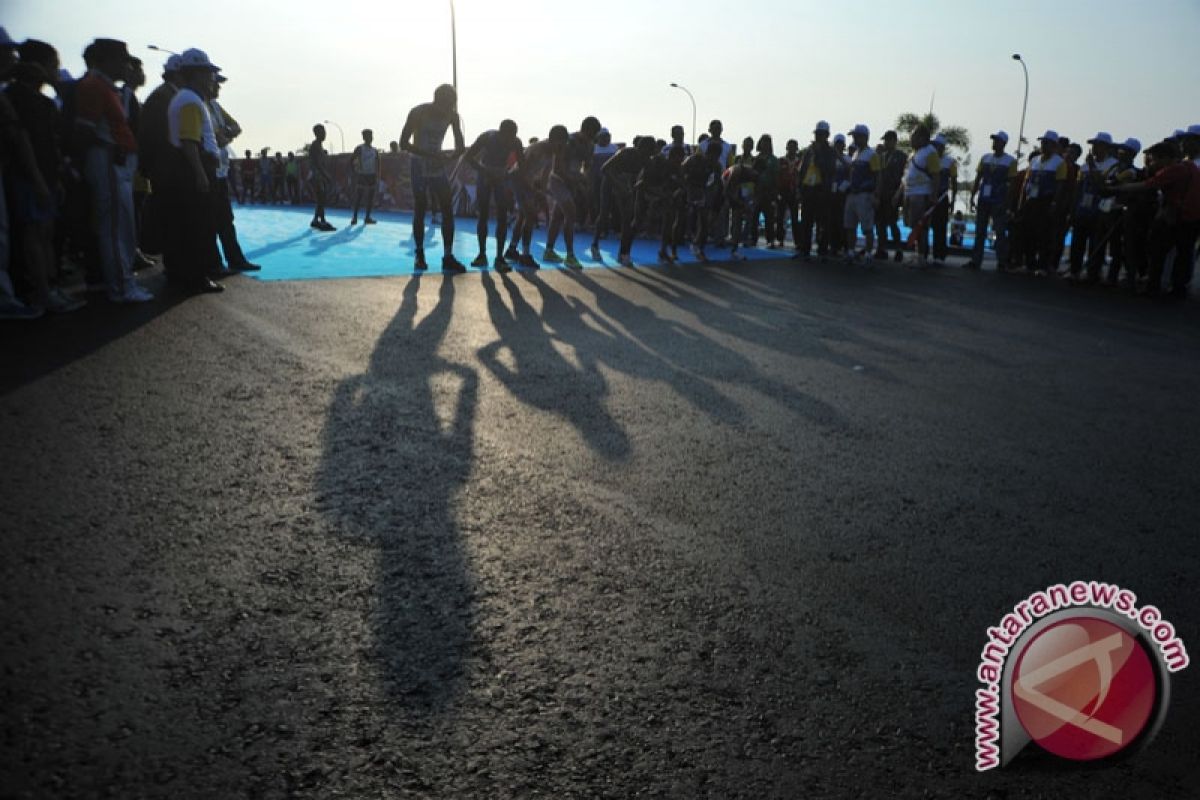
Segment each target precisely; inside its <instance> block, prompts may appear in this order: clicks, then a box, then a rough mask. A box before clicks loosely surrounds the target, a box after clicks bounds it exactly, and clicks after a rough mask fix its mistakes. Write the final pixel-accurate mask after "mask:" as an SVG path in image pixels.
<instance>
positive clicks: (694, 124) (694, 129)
mask: <svg viewBox="0 0 1200 800" xmlns="http://www.w3.org/2000/svg"><path fill="white" fill-rule="evenodd" d="M671 88H672V89H679V90H680V91H682V92H686V93H687V96H688V99H689V100H691V101H692V146H693V147H695V146H696V98H695V97H693V96H692V93H691V92H689V91H688V90H687V87H686V86H680V85H679V84H678V83H672V84H671Z"/></svg>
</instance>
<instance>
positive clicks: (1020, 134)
mask: <svg viewBox="0 0 1200 800" xmlns="http://www.w3.org/2000/svg"><path fill="white" fill-rule="evenodd" d="M1013 61H1016V62H1017V63H1018V64H1020V65H1021V69H1022V70H1024V71H1025V102H1023V103H1022V104H1021V129H1020V130H1019V131H1018V132H1017V161H1020V160H1021V145H1022V144H1024V142H1025V111H1026V110H1027V109H1028V108H1029V67H1027V66H1025V59H1023V58H1021V54H1020V53H1013Z"/></svg>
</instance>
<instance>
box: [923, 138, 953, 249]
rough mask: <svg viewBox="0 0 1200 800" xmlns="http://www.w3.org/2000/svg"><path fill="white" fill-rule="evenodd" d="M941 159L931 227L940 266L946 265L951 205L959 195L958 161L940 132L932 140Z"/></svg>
mask: <svg viewBox="0 0 1200 800" xmlns="http://www.w3.org/2000/svg"><path fill="white" fill-rule="evenodd" d="M931 144H932V145H933V147H934V149H935V150H937V154H938V158H939V159H941V171H940V172H939V173H938V189H937V199H936V201H935V205H934V207H933V219H932V223H931V225H930V227H931V228H932V229H933V260H934V262H935V263H936V264H938V265H939V266H944V265H945V263H946V256H947V255H949V250H948V249H947V245H946V232H947V229H948V228H949V226H950V207H951V206H953V205H954V198H956V197H957V196H958V161H957V160H956V159H955V158H954V156H952V155H950V154H949V153H947V152H946V137H945V136H942V134H940V133H939V134H938V135H937V136H934V137H933V141H932V142H931Z"/></svg>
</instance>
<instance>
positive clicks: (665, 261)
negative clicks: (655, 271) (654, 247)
mask: <svg viewBox="0 0 1200 800" xmlns="http://www.w3.org/2000/svg"><path fill="white" fill-rule="evenodd" d="M658 263H659V264H661V265H662V266H664V267H669V266H671V265H672V264H674V263H675V262H674V261H672V260H671V257H670V256H669V255H667V251H666V250H659V251H658Z"/></svg>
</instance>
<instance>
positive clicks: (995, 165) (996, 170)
mask: <svg viewBox="0 0 1200 800" xmlns="http://www.w3.org/2000/svg"><path fill="white" fill-rule="evenodd" d="M1007 147H1008V134H1007V133H1005V132H1004V131H996V132H995V133H993V134H992V152H990V153H988V154H987V155H985V156H984V157H983V158H982V159H980V162H979V169H978V170H977V171H976V173H975V185H974V186H972V187H971V199H970V210H971V211H974V212H975V242H974V245H973V246H972V248H971V258H970V260H969V261H967V263H966V264H964V265H963V266H965V267H968V268H970V269H979V268H981V267H982V266H983V248H984V245H985V244H986V242H987V238H988V225H989V224H990V225H991V227H992V230H993V231H994V232H995V234H996V268H997V269H998V270H1005V269H1007V268H1008V213H1009V210H1010V209H1011V208H1012V199H1013V188H1014V185H1015V179H1016V177H1017V160H1016V159H1015V158H1013V157H1012V156H1011V155H1010V154H1008V153H1006V152H1005V148H1007ZM977 198H978V199H977Z"/></svg>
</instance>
